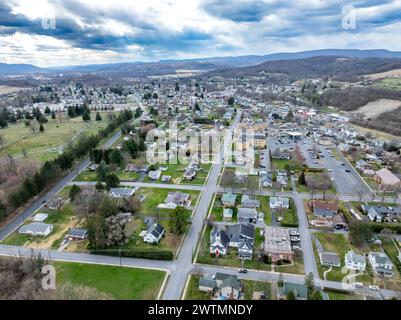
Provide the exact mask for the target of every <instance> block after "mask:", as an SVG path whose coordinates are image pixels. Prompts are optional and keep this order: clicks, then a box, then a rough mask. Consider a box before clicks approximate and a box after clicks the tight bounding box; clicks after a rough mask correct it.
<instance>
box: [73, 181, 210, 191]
mask: <svg viewBox="0 0 401 320" xmlns="http://www.w3.org/2000/svg"><path fill="white" fill-rule="evenodd" d="M69 184H71V185H72V184H76V185H78V186H94V185H96V182H94V181H74V182H70V183H69ZM120 186H122V187H141V188H160V189H178V190H193V191H203V190H205V187H204V186H201V185H189V184H188V185H186V184H167V183H151V182H121V183H120Z"/></svg>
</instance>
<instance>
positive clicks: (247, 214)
mask: <svg viewBox="0 0 401 320" xmlns="http://www.w3.org/2000/svg"><path fill="white" fill-rule="evenodd" d="M237 219H238V222H244V223H256V221H257V219H258V212H257V211H256V209H254V208H242V207H239V208H238V211H237Z"/></svg>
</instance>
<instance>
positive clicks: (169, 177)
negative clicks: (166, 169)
mask: <svg viewBox="0 0 401 320" xmlns="http://www.w3.org/2000/svg"><path fill="white" fill-rule="evenodd" d="M170 180H171V176H162V182H169V181H170Z"/></svg>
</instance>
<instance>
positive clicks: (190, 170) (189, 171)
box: [184, 166, 196, 180]
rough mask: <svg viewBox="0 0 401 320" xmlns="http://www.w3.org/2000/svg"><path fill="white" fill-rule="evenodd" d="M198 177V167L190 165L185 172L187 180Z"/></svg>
mask: <svg viewBox="0 0 401 320" xmlns="http://www.w3.org/2000/svg"><path fill="white" fill-rule="evenodd" d="M195 177H196V169H195V168H194V167H192V166H188V167H187V168H186V169H185V172H184V179H185V180H193V179H194V178H195Z"/></svg>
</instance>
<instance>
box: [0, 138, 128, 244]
mask: <svg viewBox="0 0 401 320" xmlns="http://www.w3.org/2000/svg"><path fill="white" fill-rule="evenodd" d="M120 136H121V131H118V132H116V133H115V134H114V135H113V136H112V137H111V138H110V139H109V140H107V141H106V142H105V143H104V144H103V145H102V148H105V149H107V148H108V147H110V146H111V145H112V144H113V143H114V142H116V141H117V140H118V139H119V138H120ZM89 163H90V160H89V158H86V159H85V160H83V161H82V162H81V163H79V164H78V165H77V166H76V167H75V168H74V169H71V170H70V172H69V173H68V174H67V175H66V176H65V177H64V178H62V179H61V180H60V181H58V182H57V183H56V184H55V185H54V186H53V187H52V188H51V189H50V190H49V191H47V192H46V193H45V194H43V195H42V196H40V197H39V198H38V199H36V200H35V201H34V202H33V203H31V204H30V205H29V207H28V208H26V209H24V210H23V211H22V212H21V213H20V214H18V215H17V216H16V217H15V218H14V219H13V220H12V221H11V222H9V223H8V224H7V225H6V226H5V227H4V228H2V229H1V230H0V241H3V240H4V239H5V238H6V237H7V236H8V235H9V234H10V233H12V232H13V231H14V230H15V229H17V228H18V227H19V226H20V225H21V224H22V223H24V221H25V220H26V219H28V218H29V217H30V216H31V215H32V214H33V213H34V212H35V211H36V210H38V209H39V208H40V207H42V206H43V205H44V203H46V202H47V201H49V200H50V199H52V198H53V197H54V196H55V195H56V194H57V193H58V192H60V191H61V190H62V189H63V188H64V187H65V186H66V185H68V184H70V183H71V182H72V180H74V178H75V177H76V176H77V175H78V174H79V173H81V172H82V171H83V170H85V169H86V167H87V166H88V165H89Z"/></svg>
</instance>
